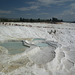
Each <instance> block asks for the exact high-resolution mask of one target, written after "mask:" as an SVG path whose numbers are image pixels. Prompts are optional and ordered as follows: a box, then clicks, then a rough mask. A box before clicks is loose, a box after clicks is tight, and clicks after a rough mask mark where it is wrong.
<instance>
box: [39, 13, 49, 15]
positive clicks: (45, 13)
mask: <svg viewBox="0 0 75 75" xmlns="http://www.w3.org/2000/svg"><path fill="white" fill-rule="evenodd" d="M48 14H49V13H40V14H38V15H48Z"/></svg>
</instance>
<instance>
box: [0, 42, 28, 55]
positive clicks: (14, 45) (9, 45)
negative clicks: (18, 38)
mask: <svg viewBox="0 0 75 75" xmlns="http://www.w3.org/2000/svg"><path fill="white" fill-rule="evenodd" d="M0 46H3V47H5V48H6V49H8V53H9V54H17V53H22V52H24V51H25V50H26V49H27V48H28V47H25V46H23V45H22V42H4V43H0Z"/></svg>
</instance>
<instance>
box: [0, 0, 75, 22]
mask: <svg viewBox="0 0 75 75" xmlns="http://www.w3.org/2000/svg"><path fill="white" fill-rule="evenodd" d="M0 17H6V18H20V17H23V18H41V19H50V18H52V17H56V18H58V19H63V20H66V21H75V0H0Z"/></svg>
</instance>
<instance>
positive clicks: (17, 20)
mask: <svg viewBox="0 0 75 75" xmlns="http://www.w3.org/2000/svg"><path fill="white" fill-rule="evenodd" d="M0 22H47V23H56V22H63V20H59V19H57V18H54V17H53V18H52V19H40V18H38V19H32V18H31V19H25V18H22V17H20V18H19V19H11V18H0Z"/></svg>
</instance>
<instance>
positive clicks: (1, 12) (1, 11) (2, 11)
mask: <svg viewBox="0 0 75 75" xmlns="http://www.w3.org/2000/svg"><path fill="white" fill-rule="evenodd" d="M10 13H11V11H6V10H0V14H10Z"/></svg>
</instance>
